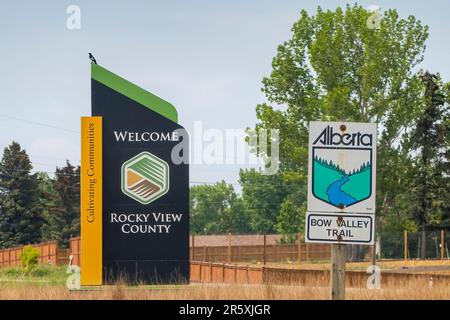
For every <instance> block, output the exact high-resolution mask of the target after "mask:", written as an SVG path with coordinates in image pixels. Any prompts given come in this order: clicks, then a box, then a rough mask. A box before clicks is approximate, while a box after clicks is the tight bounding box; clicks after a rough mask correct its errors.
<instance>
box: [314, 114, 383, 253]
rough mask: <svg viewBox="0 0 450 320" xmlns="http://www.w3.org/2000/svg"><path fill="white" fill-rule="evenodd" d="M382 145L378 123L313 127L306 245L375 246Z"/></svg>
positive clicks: (320, 124) (332, 124)
mask: <svg viewBox="0 0 450 320" xmlns="http://www.w3.org/2000/svg"><path fill="white" fill-rule="evenodd" d="M376 145H377V128H376V124H375V123H357V122H319V121H312V122H310V123H309V161H308V162H309V164H308V165H309V167H308V213H307V217H308V218H307V219H306V236H305V241H307V242H337V243H339V242H343V243H344V242H348V243H359V244H373V228H374V217H373V216H374V214H375V182H376ZM320 216H321V218H320ZM316 222H317V223H316ZM355 226H356V227H355Z"/></svg>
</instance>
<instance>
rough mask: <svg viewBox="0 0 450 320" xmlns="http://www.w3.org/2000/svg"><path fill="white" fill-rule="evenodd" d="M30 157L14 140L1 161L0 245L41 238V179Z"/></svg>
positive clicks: (17, 243) (4, 246)
mask: <svg viewBox="0 0 450 320" xmlns="http://www.w3.org/2000/svg"><path fill="white" fill-rule="evenodd" d="M31 169H32V165H31V162H30V158H29V157H28V155H27V153H26V151H25V150H23V149H22V148H21V147H20V145H19V144H18V143H17V142H15V141H13V142H12V143H11V145H9V146H8V147H6V148H5V149H4V152H3V157H2V160H1V162H0V247H2V248H8V247H13V246H17V245H23V244H30V243H36V242H39V241H40V240H41V234H40V227H41V225H42V223H43V219H42V217H41V214H40V206H39V201H38V198H39V194H38V193H39V192H37V186H38V181H37V178H36V174H31V173H30V171H31Z"/></svg>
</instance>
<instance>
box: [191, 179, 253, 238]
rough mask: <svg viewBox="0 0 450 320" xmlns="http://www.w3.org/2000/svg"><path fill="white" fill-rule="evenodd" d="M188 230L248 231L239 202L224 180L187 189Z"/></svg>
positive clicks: (201, 232)
mask: <svg viewBox="0 0 450 320" xmlns="http://www.w3.org/2000/svg"><path fill="white" fill-rule="evenodd" d="M189 194H190V217H191V218H190V222H191V231H192V232H194V233H197V234H224V233H227V232H233V233H246V232H248V231H249V228H248V219H247V217H246V216H245V212H244V209H243V202H242V199H240V198H238V196H237V194H236V193H235V191H234V188H233V186H232V185H229V184H226V183H225V182H224V181H221V182H218V183H216V184H214V185H198V186H193V187H191V189H190V193H189Z"/></svg>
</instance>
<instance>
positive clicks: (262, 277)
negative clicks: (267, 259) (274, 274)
mask: <svg viewBox="0 0 450 320" xmlns="http://www.w3.org/2000/svg"><path fill="white" fill-rule="evenodd" d="M261 272H262V274H261V281H262V284H266V267H264V266H263V267H262V268H261Z"/></svg>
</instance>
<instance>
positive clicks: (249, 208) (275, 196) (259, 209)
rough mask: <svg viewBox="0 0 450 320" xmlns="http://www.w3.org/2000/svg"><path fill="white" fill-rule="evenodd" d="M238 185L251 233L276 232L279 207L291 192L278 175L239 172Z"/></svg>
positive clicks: (252, 170)
mask: <svg viewBox="0 0 450 320" xmlns="http://www.w3.org/2000/svg"><path fill="white" fill-rule="evenodd" d="M239 183H240V184H241V186H242V198H243V201H244V206H245V210H246V214H247V215H248V217H249V219H250V227H251V230H252V231H253V232H256V233H259V234H264V233H266V234H268V233H274V232H276V224H277V221H278V215H279V213H280V209H281V205H282V203H283V201H284V199H285V198H286V196H287V195H288V194H289V193H290V192H291V190H290V187H289V186H288V185H287V184H286V183H285V181H284V180H283V177H282V176H281V175H280V174H275V175H262V174H260V173H259V172H257V171H255V170H254V169H251V170H241V171H240V172H239Z"/></svg>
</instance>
